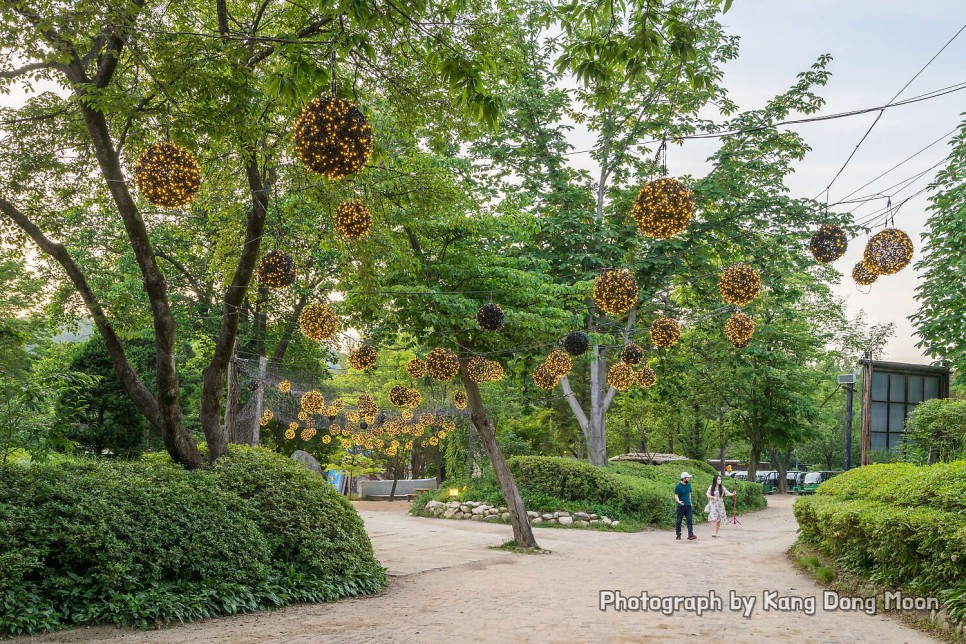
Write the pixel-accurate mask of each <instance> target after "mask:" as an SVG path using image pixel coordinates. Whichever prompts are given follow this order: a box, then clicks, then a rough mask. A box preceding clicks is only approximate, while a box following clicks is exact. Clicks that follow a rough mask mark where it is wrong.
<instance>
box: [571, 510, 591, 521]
mask: <svg viewBox="0 0 966 644" xmlns="http://www.w3.org/2000/svg"><path fill="white" fill-rule="evenodd" d="M574 518H575V519H578V520H580V521H590V515H589V514H587V513H586V512H574Z"/></svg>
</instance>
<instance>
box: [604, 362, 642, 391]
mask: <svg viewBox="0 0 966 644" xmlns="http://www.w3.org/2000/svg"><path fill="white" fill-rule="evenodd" d="M636 381H637V378H636V376H635V374H634V367H632V366H631V365H629V364H627V363H626V362H615V363H614V364H612V365H611V366H610V369H608V370H607V384H608V385H610V386H611V387H613V388H614V389H616V390H617V391H627V390H628V389H630V388H631V385H633V384H634V383H635V382H636Z"/></svg>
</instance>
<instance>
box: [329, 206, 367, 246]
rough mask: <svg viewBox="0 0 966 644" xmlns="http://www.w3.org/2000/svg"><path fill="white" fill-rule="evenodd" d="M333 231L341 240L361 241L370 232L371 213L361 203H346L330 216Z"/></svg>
mask: <svg viewBox="0 0 966 644" xmlns="http://www.w3.org/2000/svg"><path fill="white" fill-rule="evenodd" d="M332 222H333V223H334V224H335V229H336V231H337V232H338V233H339V235H341V236H342V238H343V239H350V240H353V241H354V240H357V239H362V238H363V237H365V236H366V235H368V234H369V231H370V230H372V213H370V212H369V209H368V208H366V207H365V205H363V203H362V202H361V201H358V200H353V201H346V202H345V203H343V204H341V205H340V206H339V207H338V208H336V209H335V212H334V213H333V214H332Z"/></svg>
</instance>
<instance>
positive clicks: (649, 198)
mask: <svg viewBox="0 0 966 644" xmlns="http://www.w3.org/2000/svg"><path fill="white" fill-rule="evenodd" d="M693 213H694V200H693V199H692V197H691V191H690V190H688V189H687V188H685V187H684V186H683V185H681V183H680V182H679V181H677V180H675V179H671V178H670V177H663V178H661V179H657V180H656V181H651V182H650V183H648V184H645V185H644V187H643V188H641V191H640V193H638V195H637V199H636V200H635V201H634V205H633V206H631V214H632V215H634V220H635V221H637V230H638V231H639V232H640V233H641V234H642V235H645V236H647V237H653V238H655V239H668V238H669V237H673V236H674V235H676V234H678V233H679V232H681V231H682V230H684V229H685V228H687V226H688V222H689V221H691V215H692V214H693Z"/></svg>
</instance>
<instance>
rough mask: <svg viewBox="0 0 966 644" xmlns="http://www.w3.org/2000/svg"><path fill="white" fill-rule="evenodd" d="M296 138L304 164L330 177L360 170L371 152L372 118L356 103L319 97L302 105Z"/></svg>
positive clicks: (330, 97) (340, 177) (297, 148)
mask: <svg viewBox="0 0 966 644" xmlns="http://www.w3.org/2000/svg"><path fill="white" fill-rule="evenodd" d="M293 138H294V139H295V153H296V154H297V155H298V156H299V158H300V159H302V163H304V164H305V167H306V168H308V169H309V170H311V171H312V172H315V173H316V174H321V175H323V176H325V177H328V178H329V179H342V178H343V177H345V176H348V175H350V174H352V173H353V172H358V171H359V170H361V169H362V168H363V167H364V166H365V165H366V162H368V161H369V156H370V155H371V154H372V129H371V128H370V127H369V121H367V120H366V117H365V116H364V115H363V114H362V112H360V111H359V108H357V107H356V106H355V105H353V104H352V103H350V102H349V101H346V100H344V99H341V98H337V97H334V96H324V97H320V98H316V99H315V100H313V101H312V102H311V103H309V104H308V105H306V106H305V107H304V108H303V109H302V113H301V114H300V115H299V118H298V120H297V121H296V122H295V130H294V132H293Z"/></svg>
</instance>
